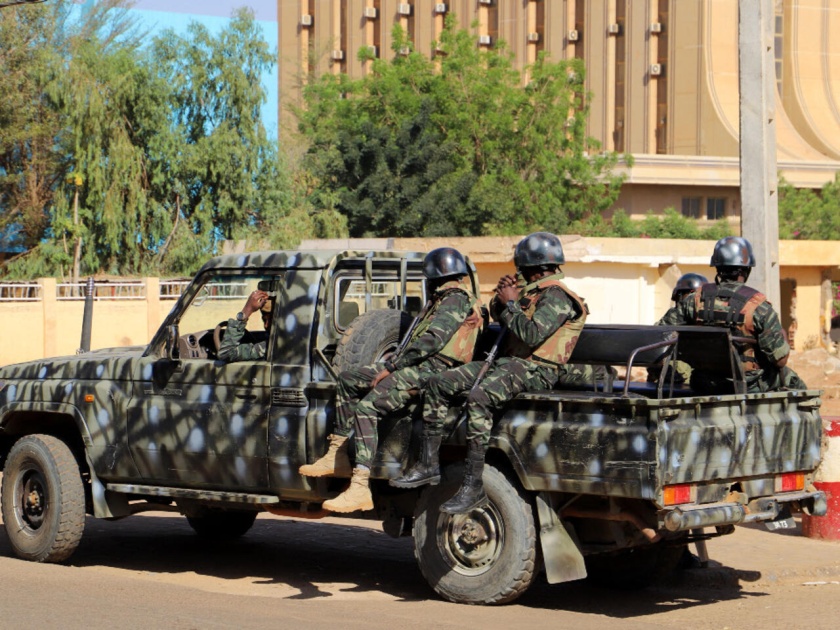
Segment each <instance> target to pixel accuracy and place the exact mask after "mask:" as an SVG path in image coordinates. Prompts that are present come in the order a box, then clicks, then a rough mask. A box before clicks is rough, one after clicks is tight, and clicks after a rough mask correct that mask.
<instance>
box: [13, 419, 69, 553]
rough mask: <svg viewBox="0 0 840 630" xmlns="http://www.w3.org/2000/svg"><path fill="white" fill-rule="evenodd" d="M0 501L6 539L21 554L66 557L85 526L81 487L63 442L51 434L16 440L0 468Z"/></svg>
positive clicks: (67, 449)
mask: <svg viewBox="0 0 840 630" xmlns="http://www.w3.org/2000/svg"><path fill="white" fill-rule="evenodd" d="M0 504H2V512H3V523H4V524H5V527H6V533H7V535H8V536H9V542H10V543H11V545H12V549H13V550H14V552H15V554H17V555H18V556H19V557H20V558H23V559H24V560H33V561H35V562H61V561H63V560H66V559H67V558H69V557H70V556H71V555H72V554H73V552H74V551H75V550H76V547H77V546H78V545H79V541H80V540H81V539H82V533H83V532H84V529H85V490H84V485H83V483H82V477H81V473H80V472H79V465H78V463H77V462H76V458H75V457H73V453H72V452H71V451H70V449H69V448H68V447H67V445H66V444H65V443H64V442H62V441H61V440H59V439H57V438H55V437H53V436H51V435H29V436H27V437H24V438H21V439H20V440H18V441H17V442H16V443H15V445H14V446H13V447H12V450H11V451H10V452H9V457H8V459H7V460H6V465H5V467H4V468H3V486H2V498H0Z"/></svg>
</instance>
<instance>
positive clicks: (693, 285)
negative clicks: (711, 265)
mask: <svg viewBox="0 0 840 630" xmlns="http://www.w3.org/2000/svg"><path fill="white" fill-rule="evenodd" d="M708 282H709V280H708V279H707V278H706V276H701V275H700V274H699V273H684V274H683V275H681V276H680V278H679V280H677V284H675V285H674V290H673V291H671V301H672V302H673V303H674V306H676V305H677V304H679V303H680V300H682V299H683V298H684V297H685V296H686V295H688V294H689V293H694V292H695V291H696V290H697V289H699V288H700V287H702V286H703V285H704V284H706V283H708ZM663 319H664V317H663ZM656 325H657V326H663V325H664V323H663V321H662V319H660V320H659V321H658V322H656ZM673 366H674V369H676V373H675V374H674V382H675V383H685V382H687V381H688V380H689V377H690V376H691V366H689V365H688V364H686V363H683V362H682V361H676V362H674V364H673ZM661 374H662V367H661V366H656V367H651V368H649V369H648V378H647V380H648V382H649V383H656V382H658V381H659V377H660V375H661ZM665 378H666V380H670V378H671V373H670V369H669V372H668V374H667V376H666V377H665Z"/></svg>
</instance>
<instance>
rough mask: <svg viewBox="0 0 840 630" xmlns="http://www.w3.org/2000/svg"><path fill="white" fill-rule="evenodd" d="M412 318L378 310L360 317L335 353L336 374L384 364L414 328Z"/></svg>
mask: <svg viewBox="0 0 840 630" xmlns="http://www.w3.org/2000/svg"><path fill="white" fill-rule="evenodd" d="M411 321H412V318H411V315H409V314H408V313H404V312H403V311H397V310H394V309H377V310H374V311H368V312H367V313H365V314H364V315H359V317H357V318H356V319H354V320H353V322H352V323H351V324H350V326H349V327H348V328H347V330H346V331H344V335H342V337H341V341H339V342H338V347H337V348H336V350H335V357H334V358H333V366H335V370H336V372H337V373H339V374H340V373H341V372H343V371H344V370H349V369H350V368H358V367H363V366H365V365H370V364H372V363H376V362H377V361H381V360H382V359H383V358H384V357H385V356H386V355H387V354H389V353H391V352H393V351H394V350H396V348H397V346H398V345H399V343H400V338H401V337H402V335H403V334H404V333H405V331H406V330H408V328H409V326H410V325H411Z"/></svg>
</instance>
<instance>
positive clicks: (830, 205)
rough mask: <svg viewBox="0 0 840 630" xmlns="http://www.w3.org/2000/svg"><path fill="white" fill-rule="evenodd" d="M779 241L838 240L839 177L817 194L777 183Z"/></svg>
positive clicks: (839, 224) (783, 183) (839, 229)
mask: <svg viewBox="0 0 840 630" xmlns="http://www.w3.org/2000/svg"><path fill="white" fill-rule="evenodd" d="M779 238H785V239H796V240H826V241H836V240H840V174H836V175H835V176H834V179H833V180H832V181H830V182H828V183H827V184H825V186H823V187H822V189H821V190H820V191H819V192H817V191H814V190H811V189H808V188H801V189H797V188H794V187H793V186H791V185H790V184H788V183H787V182H786V181H785V180H784V179H780V181H779Z"/></svg>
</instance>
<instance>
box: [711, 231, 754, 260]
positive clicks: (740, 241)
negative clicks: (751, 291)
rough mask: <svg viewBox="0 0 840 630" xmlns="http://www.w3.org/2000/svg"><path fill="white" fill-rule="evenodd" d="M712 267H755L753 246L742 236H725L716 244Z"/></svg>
mask: <svg viewBox="0 0 840 630" xmlns="http://www.w3.org/2000/svg"><path fill="white" fill-rule="evenodd" d="M709 266H710V267H755V256H753V251H752V245H750V242H749V241H748V240H747V239H745V238H742V237H740V236H725V237H723V238H722V239H720V240H719V241H718V242H717V243H715V251H714V253H713V254H712V261H711V262H710V263H709Z"/></svg>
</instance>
